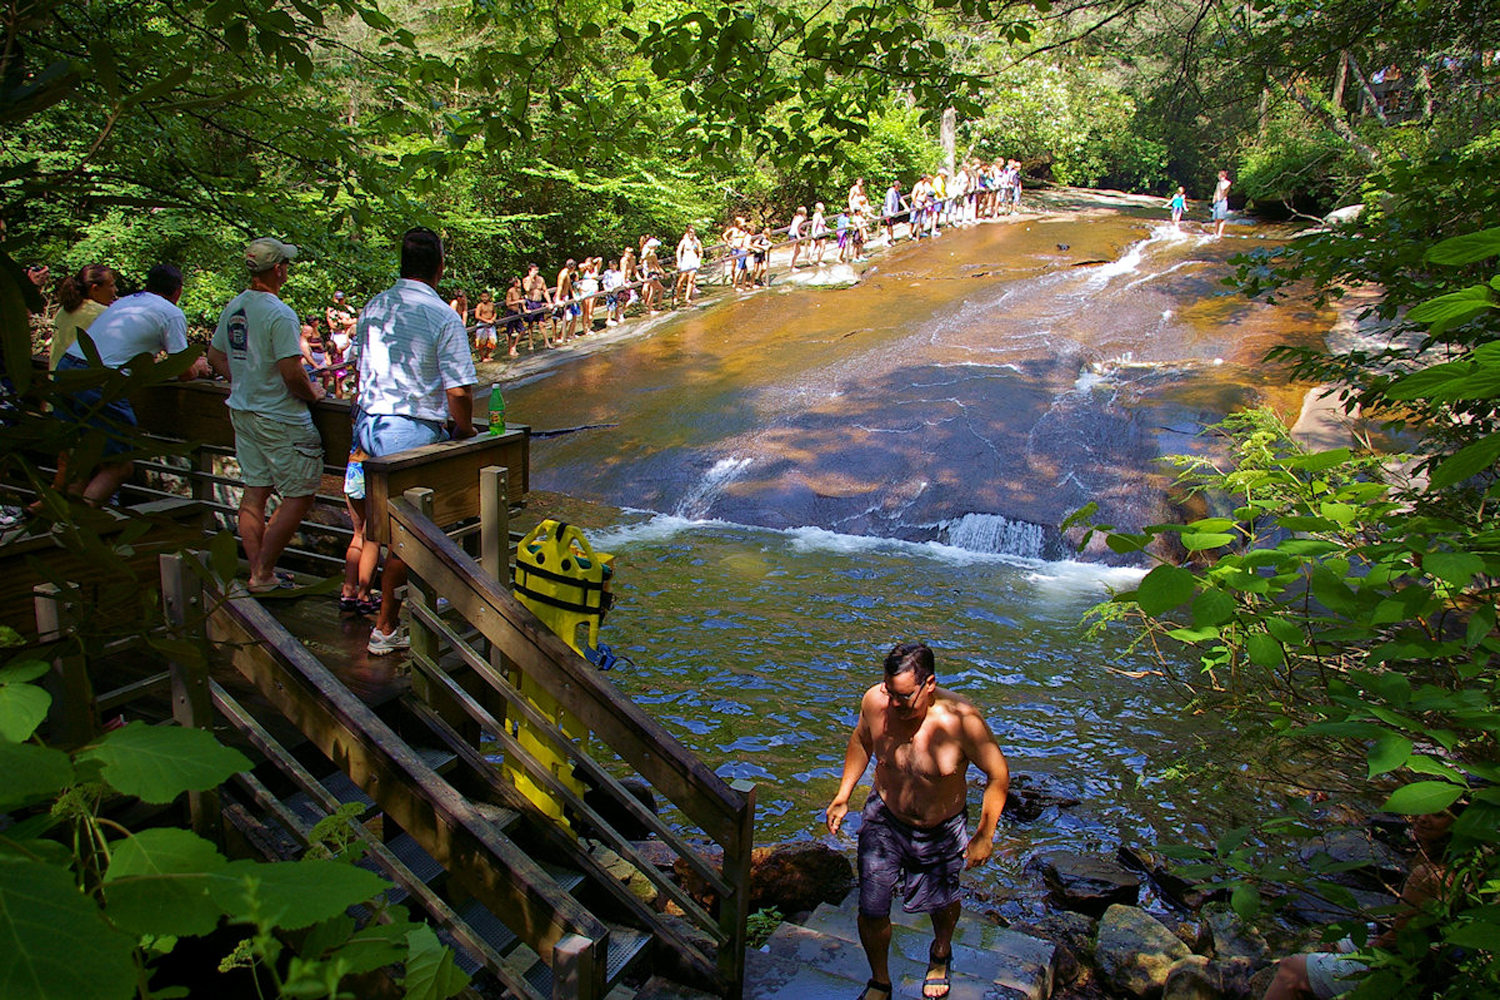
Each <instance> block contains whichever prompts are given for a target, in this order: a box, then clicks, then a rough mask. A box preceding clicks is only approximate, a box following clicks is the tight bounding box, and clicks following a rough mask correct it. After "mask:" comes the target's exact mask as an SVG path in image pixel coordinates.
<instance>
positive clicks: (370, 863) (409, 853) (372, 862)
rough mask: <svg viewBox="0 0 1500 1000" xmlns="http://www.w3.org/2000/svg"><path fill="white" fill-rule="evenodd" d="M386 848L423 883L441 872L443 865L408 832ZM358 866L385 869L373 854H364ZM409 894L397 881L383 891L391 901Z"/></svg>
mask: <svg viewBox="0 0 1500 1000" xmlns="http://www.w3.org/2000/svg"><path fill="white" fill-rule="evenodd" d="M385 847H386V849H387V850H388V851H390V852H391V853H392V854H394V855H395V856H396V858H397V860H399V861H400V862H401V863H402V864H404V865H406V867H407V868H409V869H411V873H412V874H413V875H415V876H416V877H417V878H418V879H420V880H421V881H422V882H423V883H424V884H428V885H430V884H432V882H433V880H434V879H436V878H437V877H438V876H439V875H441V874H442V873H443V866H442V864H441V863H440V862H439V861H438V859H437V858H434V857H433V856H432V855H431V854H428V853H427V852H426V851H425V850H424V849H423V848H422V845H421V844H419V843H417V841H416V838H414V837H413V836H412V835H411V834H409V833H402V834H400V835H399V836H397V837H395V838H394V839H392V840H391V841H389V842H387V843H386V845H385ZM358 865H359V867H360V868H366V869H368V870H370V871H373V872H380V873H382V874H384V873H385V869H384V868H383V867H382V866H381V864H380V862H379V861H378V860H376V859H375V857H374V856H373V855H369V854H366V855H365V856H364V857H363V858H360V859H359V861H358ZM408 895H409V893H408V892H407V890H406V888H405V887H404V886H402V885H401V884H400V883H399V882H398V883H396V884H395V885H393V886H391V887H390V888H389V889H387V890H386V892H385V898H386V900H387V901H388V902H391V903H400V902H402V901H403V900H405V899H406V897H407V896H408Z"/></svg>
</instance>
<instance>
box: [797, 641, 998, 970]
mask: <svg viewBox="0 0 1500 1000" xmlns="http://www.w3.org/2000/svg"><path fill="white" fill-rule="evenodd" d="M871 757H874V758H875V780H874V790H873V791H872V792H871V794H870V797H869V798H868V799H867V800H866V801H865V805H864V809H863V811H862V812H861V816H862V822H861V824H860V828H859V940H860V944H862V945H863V946H864V949H865V956H866V957H867V958H868V959H869V962H870V981H869V983H868V984H867V985H866V987H865V990H864V992H863V993H861V994H860V997H861V1000H889V997H890V996H891V974H890V967H889V955H890V947H891V918H890V913H891V897H892V895H893V894H894V893H895V891H896V890H897V888H898V887H899V888H900V889H901V893H902V898H903V905H904V908H905V910H906V912H908V913H930V914H932V931H933V940H932V947H931V949H930V950H929V951H928V959H929V961H928V966H927V975H926V977H925V981H924V983H923V988H922V995H923V996H924V997H945V996H947V995H948V992H949V989H950V987H951V984H950V982H949V979H950V975H951V966H952V960H953V930H954V928H955V927H956V926H957V925H958V916H959V909H960V897H959V876H960V874H961V873H962V872H963V871H964V870H965V869H966V868H973V867H975V866H977V865H982V864H984V863H985V862H986V861H987V860H989V857H990V853H991V852H992V851H993V850H994V843H993V841H994V836H995V827H996V826H997V825H998V824H999V822H1000V814H1001V812H1002V811H1003V810H1004V809H1005V797H1006V794H1007V793H1008V792H1009V790H1010V770H1009V768H1008V767H1007V766H1006V763H1005V755H1004V754H1003V753H1001V752H1000V747H999V745H998V744H997V743H996V742H995V737H994V734H993V733H991V732H990V727H989V726H988V725H987V724H986V723H985V721H984V716H983V715H982V714H980V712H979V710H978V709H977V708H975V707H974V705H973V704H972V703H971V702H969V701H968V700H967V699H966V698H964V697H962V696H961V695H957V694H955V693H953V692H952V691H947V690H945V689H943V688H940V687H938V686H937V676H936V672H935V668H934V665H933V657H932V650H931V649H929V648H928V647H927V646H926V645H924V644H923V643H920V642H904V643H901V644H899V645H897V646H896V647H895V648H894V649H892V650H891V651H890V653H889V654H888V655H887V656H886V658H885V680H884V681H883V682H882V683H880V684H876V685H875V686H874V687H872V688H870V689H869V690H868V691H866V692H865V694H864V699H863V700H862V702H861V703H860V710H859V722H858V723H856V725H855V727H854V732H853V734H852V735H851V736H850V737H849V748H848V750H847V751H846V753H845V755H844V775H843V780H842V781H841V782H840V783H839V790H838V794H837V795H835V796H834V799H833V801H832V802H830V803H829V804H828V809H827V820H828V831H829V832H830V833H832V834H837V833H838V831H839V827H840V826H841V825H842V823H843V821H844V817H845V815H846V814H847V813H848V812H849V798H850V796H851V795H853V794H854V788H855V786H856V785H858V784H859V779H860V777H861V776H862V775H863V774H864V773H865V766H866V765H867V764H869V762H870V758H871ZM970 764H973V765H974V766H975V767H977V768H979V770H981V771H983V772H984V775H985V779H986V782H987V783H986V786H985V791H984V801H983V805H982V807H981V809H980V814H979V825H978V827H977V828H976V829H975V831H974V836H972V837H970V836H968V815H969V814H968V795H967V790H968V781H967V774H968V770H969V765H970Z"/></svg>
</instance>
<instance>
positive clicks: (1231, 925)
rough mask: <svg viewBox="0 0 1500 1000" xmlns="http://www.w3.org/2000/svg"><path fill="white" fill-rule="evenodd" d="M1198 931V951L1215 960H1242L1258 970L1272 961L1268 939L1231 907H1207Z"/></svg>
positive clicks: (1215, 905) (1212, 905)
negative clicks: (1211, 956)
mask: <svg viewBox="0 0 1500 1000" xmlns="http://www.w3.org/2000/svg"><path fill="white" fill-rule="evenodd" d="M1201 916H1202V918H1203V922H1202V924H1200V925H1199V928H1198V950H1199V951H1200V952H1203V953H1204V954H1209V955H1213V956H1214V957H1215V958H1218V959H1222V960H1227V959H1234V958H1241V959H1244V960H1245V961H1247V962H1249V963H1250V964H1251V965H1252V966H1254V967H1255V968H1260V967H1261V966H1262V965H1264V964H1266V962H1268V961H1270V957H1269V952H1270V950H1271V946H1270V945H1268V944H1267V943H1266V939H1265V936H1264V935H1262V934H1261V932H1260V931H1258V930H1256V929H1255V928H1254V927H1251V926H1250V925H1249V924H1247V923H1245V922H1244V921H1243V920H1241V919H1240V918H1239V916H1238V915H1237V914H1236V913H1235V912H1234V911H1233V910H1231V909H1229V908H1228V907H1225V906H1222V905H1218V904H1211V905H1209V906H1207V907H1204V909H1203V912H1202V914H1201Z"/></svg>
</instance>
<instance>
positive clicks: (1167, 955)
mask: <svg viewBox="0 0 1500 1000" xmlns="http://www.w3.org/2000/svg"><path fill="white" fill-rule="evenodd" d="M1189 954H1190V952H1189V951H1188V946H1187V945H1185V944H1183V943H1182V941H1181V940H1179V939H1178V937H1177V935H1176V934H1173V933H1172V932H1171V931H1170V930H1168V929H1167V928H1166V927H1165V926H1163V925H1162V924H1161V922H1160V921H1158V920H1157V919H1156V918H1155V917H1153V916H1151V914H1149V913H1147V912H1146V911H1145V910H1142V909H1139V908H1138V907H1134V906H1122V905H1118V904H1116V905H1114V906H1111V907H1109V909H1107V910H1105V911H1104V916H1103V918H1102V919H1101V920H1100V921H1099V936H1098V938H1097V939H1096V941H1095V944H1094V964H1095V966H1096V967H1097V968H1098V970H1099V974H1100V978H1101V980H1102V982H1103V983H1104V984H1105V985H1106V986H1108V987H1109V988H1110V989H1112V990H1114V991H1115V992H1117V993H1121V994H1125V995H1128V996H1133V997H1143V998H1144V997H1156V996H1160V995H1161V991H1162V989H1163V988H1164V987H1165V986H1166V984H1167V975H1168V973H1169V972H1170V971H1171V970H1172V967H1173V965H1174V964H1176V963H1177V962H1178V961H1180V960H1181V959H1184V958H1187V957H1188V955H1189Z"/></svg>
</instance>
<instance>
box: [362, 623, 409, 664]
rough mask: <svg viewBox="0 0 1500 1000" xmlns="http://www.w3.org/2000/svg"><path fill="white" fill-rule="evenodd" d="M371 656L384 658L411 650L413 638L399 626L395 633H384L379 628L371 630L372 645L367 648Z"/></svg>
mask: <svg viewBox="0 0 1500 1000" xmlns="http://www.w3.org/2000/svg"><path fill="white" fill-rule="evenodd" d="M365 648H366V649H368V650H369V651H370V655H371V656H384V655H386V654H387V653H394V652H396V651H397V650H402V649H410V648H411V636H410V635H408V634H407V632H406V629H404V628H402V627H401V626H400V625H397V626H396V628H395V631H393V632H389V633H386V632H382V631H380V629H378V628H372V629H370V643H369V645H367V646H366V647H365Z"/></svg>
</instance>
